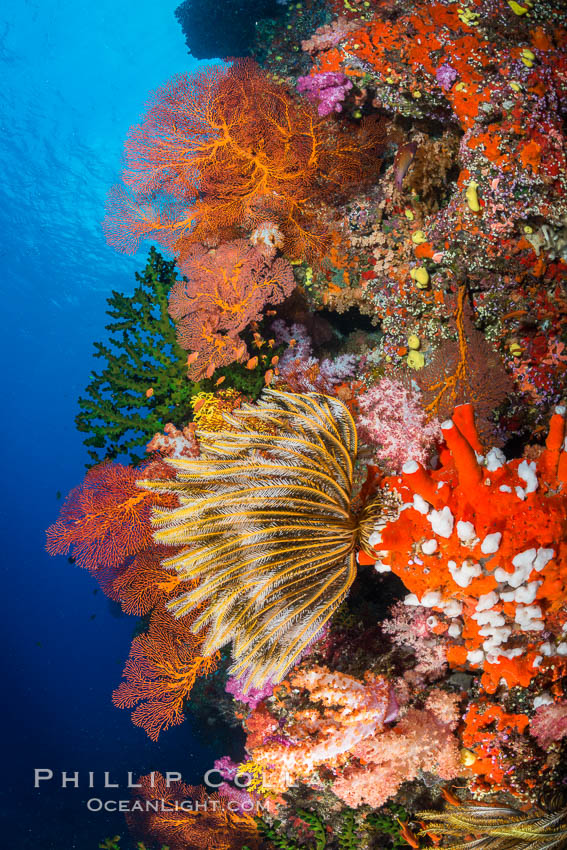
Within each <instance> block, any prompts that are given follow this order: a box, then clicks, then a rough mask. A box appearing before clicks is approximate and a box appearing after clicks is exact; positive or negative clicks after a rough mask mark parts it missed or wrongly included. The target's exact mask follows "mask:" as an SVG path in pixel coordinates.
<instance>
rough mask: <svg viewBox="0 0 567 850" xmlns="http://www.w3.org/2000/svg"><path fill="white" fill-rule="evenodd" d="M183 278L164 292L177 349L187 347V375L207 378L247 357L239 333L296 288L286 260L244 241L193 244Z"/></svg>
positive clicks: (196, 378)
mask: <svg viewBox="0 0 567 850" xmlns="http://www.w3.org/2000/svg"><path fill="white" fill-rule="evenodd" d="M180 268H181V272H182V273H183V275H184V277H183V279H182V280H178V281H177V282H176V283H175V285H174V286H173V289H172V290H171V293H170V296H169V312H170V315H171V317H172V319H173V320H174V321H175V323H176V326H177V338H178V340H179V344H180V346H181V347H182V348H185V349H186V350H188V351H191V352H192V354H190V355H189V358H188V360H187V363H188V369H189V377H190V378H191V379H193V380H199V379H200V378H202V377H203V376H205V375H206V376H208V377H210V376H211V375H212V374H213V372H214V371H215V369H217V368H218V367H219V366H227V365H229V364H230V363H233V362H235V361H238V362H242V361H243V360H245V359H246V357H247V356H248V351H247V347H246V343H245V342H243V340H242V339H241V337H240V336H239V334H240V333H241V332H242V331H243V330H244V329H245V328H246V327H247V326H248V325H249V324H250V323H251V322H253V321H256V320H259V319H261V318H262V312H263V309H264V307H265V306H266V304H279V303H280V302H281V301H283V300H284V299H285V298H287V296H288V295H290V294H291V293H292V291H293V289H294V287H295V281H294V277H293V270H292V268H291V265H290V264H289V263H288V261H287V260H285V259H283V258H282V257H278V258H275V259H274V257H273V256H270V255H269V254H266V253H265V252H263V251H262V250H259V249H257V248H254V247H251V246H250V244H249V243H248V242H247V240H245V239H237V240H234V241H232V242H223V243H221V245H220V246H219V247H218V248H206V247H204V246H203V245H197V246H195V247H192V248H191V249H190V250H189V251H188V252H187V254H186V255H185V256H184V259H183V262H182V263H181V265H180Z"/></svg>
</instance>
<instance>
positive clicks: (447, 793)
mask: <svg viewBox="0 0 567 850" xmlns="http://www.w3.org/2000/svg"><path fill="white" fill-rule="evenodd" d="M441 796H442V797H444V798H445V800H447V802H448V803H450V804H451V805H452V806H462V803H461V801H460V800H459V798H458V797H457V796H456V795H455V794H453V792H452V791H451V790H450V788H442V789H441Z"/></svg>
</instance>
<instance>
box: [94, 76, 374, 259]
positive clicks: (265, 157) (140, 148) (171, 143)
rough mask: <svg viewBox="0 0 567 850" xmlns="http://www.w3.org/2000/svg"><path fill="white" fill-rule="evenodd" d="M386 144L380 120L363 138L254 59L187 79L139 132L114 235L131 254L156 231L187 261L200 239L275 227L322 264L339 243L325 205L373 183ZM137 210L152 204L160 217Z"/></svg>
mask: <svg viewBox="0 0 567 850" xmlns="http://www.w3.org/2000/svg"><path fill="white" fill-rule="evenodd" d="M383 142H384V132H383V128H382V125H381V123H380V122H379V121H378V120H377V119H366V120H363V122H362V123H361V126H360V128H359V129H358V130H357V132H355V133H353V132H352V129H351V128H343V127H341V126H339V125H336V124H333V123H332V122H329V121H326V120H324V119H322V118H320V117H319V116H318V115H317V112H316V109H315V108H314V107H313V105H312V104H309V103H307V102H305V101H301V100H299V99H297V98H296V97H295V96H293V95H292V94H291V93H290V92H289V90H288V89H287V88H286V86H285V85H282V84H280V83H277V82H275V81H274V80H271V79H270V78H269V77H268V76H267V75H266V73H265V72H264V71H262V69H260V68H259V66H257V65H256V64H255V63H254V62H253V61H251V60H239V61H237V62H236V63H235V64H234V65H233V66H232V67H231V68H229V69H228V70H224V69H221V68H219V67H213V68H208V69H207V70H206V71H205V72H200V73H198V74H193V75H191V76H189V75H181V76H178V77H176V78H174V79H173V80H172V81H171V82H170V83H168V84H167V85H166V86H165V87H164V88H163V89H161V90H159V91H158V92H156V94H155V95H154V97H153V99H152V102H151V105H150V109H149V111H148V113H147V114H146V116H145V118H144V120H143V123H142V124H141V125H140V126H139V127H136V128H134V129H133V130H132V132H131V133H130V136H129V138H128V141H127V143H126V169H125V172H124V182H125V183H126V185H127V186H128V187H129V188H130V190H131V192H132V198H131V199H130V201H129V202H127V203H126V205H124V203H122V207H121V205H120V204H118V205H116V204H115V203H113V201H114V200H115V199H116V197H117V195H116V191H115V193H114V195H113V196H112V197H111V204H110V207H109V214H108V216H107V219H106V222H105V225H104V227H105V231H106V233H107V235H108V236H109V239H110V241H111V242H112V244H114V245H116V246H117V247H119V248H121V249H122V250H128V249H129V247H130V246H131V245H135V244H136V243H137V241H138V239H139V238H141V236H142V235H143V230H144V228H145V229H146V230H147V231H149V232H153V233H154V235H155V237H156V238H157V239H159V241H160V242H162V244H165V245H167V246H168V247H170V248H171V249H172V250H173V251H174V252H175V253H176V254H181V255H183V254H184V252H185V251H186V250H187V248H188V246H189V245H190V244H191V243H195V242H203V241H204V240H205V239H210V238H211V237H214V236H216V237H220V238H226V237H227V236H229V235H237V234H238V233H241V232H242V228H243V227H244V228H246V229H247V230H249V231H251V230H254V228H255V227H257V226H258V225H260V224H261V223H262V222H264V221H266V220H269V221H271V222H273V223H274V224H275V225H276V226H277V227H278V228H279V230H280V231H281V233H282V235H283V238H284V250H285V252H286V253H287V254H288V255H289V256H291V257H294V258H299V257H301V258H304V257H305V258H307V259H314V258H317V257H320V256H321V255H322V254H323V252H324V250H325V247H326V245H327V244H328V234H327V231H326V228H325V227H324V226H323V225H322V223H321V221H320V220H319V217H318V206H319V205H320V204H321V202H322V201H324V200H325V199H326V198H329V197H330V195H332V194H333V193H336V192H339V191H342V190H343V189H344V188H345V187H346V186H348V185H351V184H353V183H357V182H360V181H362V180H363V179H372V178H373V177H374V176H375V175H376V174H377V173H378V169H379V166H380V159H379V156H378V154H379V151H380V150H381V148H382V146H383ZM122 200H123V199H122ZM136 204H137V205H139V206H140V208H141V209H142V208H144V207H145V205H148V204H150V205H151V207H152V210H153V215H152V216H149V220H147V216H146V215H145V214H144V213H136V212H135V211H134V208H135V206H136ZM123 230H125V231H126V232H127V233H126V235H122V231H123Z"/></svg>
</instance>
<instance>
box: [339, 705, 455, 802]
mask: <svg viewBox="0 0 567 850" xmlns="http://www.w3.org/2000/svg"><path fill="white" fill-rule="evenodd" d="M458 701H459V697H458V696H456V695H450V694H445V695H443V696H441V692H438V691H434V692H433V694H432V698H431V700H430V701H429V700H428V702H427V703H426V708H425V709H423V710H421V711H420V710H418V709H415V708H410V709H409V710H408V711H407V713H406V714H405V716H404V717H403V718H402V719H401V720H400V721H399V722H398V723H397V724H396V725H395V726H394V728H393V729H387V730H385V731H383V732H382V733H381V734H380V735H374V736H369V737H367V738H365V739H364V740H363V741H361V742H360V743H359V744H358V745H357V746H356V747H354V749H353V750H352V755H353V756H356V757H357V758H358V759H360V760H361V765H351V766H350V767H347V768H346V769H345V770H344V772H343V774H342V776H340V777H339V778H338V779H337V780H336V781H335V782H334V784H333V791H334V792H335V794H336V795H337V797H339V798H340V799H341V800H343V801H344V802H345V803H346V804H347V805H348V806H351V807H353V808H356V807H357V806H361V805H364V804H366V805H369V806H372V807H373V808H379V807H380V806H382V805H383V804H384V803H385V802H386V800H388V799H389V798H390V797H392V796H393V795H394V794H395V793H396V792H397V790H398V788H399V787H400V785H401V784H402V783H403V782H408V781H410V780H412V779H415V778H416V777H417V776H418V773H419V771H420V770H425V771H429V772H431V773H435V774H436V775H437V776H439V777H441V779H454V778H455V777H456V776H458V775H459V773H460V772H461V771H462V765H461V762H460V757H459V744H458V741H457V738H456V737H455V735H454V734H453V727H454V726H455V723H456V720H457V718H458V712H457V703H458ZM438 710H440V711H441V716H438V715H437V714H436V712H437V711H438Z"/></svg>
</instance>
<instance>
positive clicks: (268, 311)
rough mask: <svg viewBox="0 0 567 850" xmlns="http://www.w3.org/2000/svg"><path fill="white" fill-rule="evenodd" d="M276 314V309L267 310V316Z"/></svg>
mask: <svg viewBox="0 0 567 850" xmlns="http://www.w3.org/2000/svg"><path fill="white" fill-rule="evenodd" d="M275 315H276V311H275V310H266V316H275Z"/></svg>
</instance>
